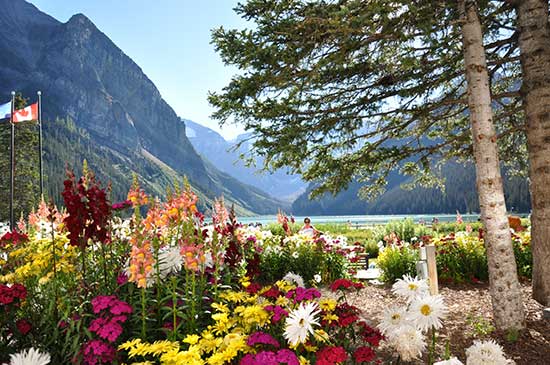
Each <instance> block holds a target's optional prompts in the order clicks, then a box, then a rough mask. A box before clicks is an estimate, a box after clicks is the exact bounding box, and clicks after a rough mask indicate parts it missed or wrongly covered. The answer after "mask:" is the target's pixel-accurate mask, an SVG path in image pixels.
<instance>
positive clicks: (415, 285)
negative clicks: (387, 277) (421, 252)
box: [391, 275, 429, 301]
mask: <svg viewBox="0 0 550 365" xmlns="http://www.w3.org/2000/svg"><path fill="white" fill-rule="evenodd" d="M428 290H429V287H428V283H427V282H426V280H421V279H418V278H416V277H414V278H413V277H411V276H409V275H404V276H403V279H397V281H396V282H395V283H394V284H393V286H392V289H391V291H392V292H393V293H394V294H396V295H399V296H401V297H404V298H406V299H407V300H408V301H411V300H413V299H414V298H416V297H419V296H423V295H426V294H428Z"/></svg>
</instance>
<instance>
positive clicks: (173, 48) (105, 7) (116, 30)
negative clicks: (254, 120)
mask: <svg viewBox="0 0 550 365" xmlns="http://www.w3.org/2000/svg"><path fill="white" fill-rule="evenodd" d="M27 1H29V2H31V3H33V4H34V5H35V6H37V7H38V8H39V9H40V10H42V11H43V12H45V13H47V14H49V15H51V16H53V17H54V18H56V19H58V20H60V21H62V22H66V21H67V20H68V19H69V18H70V17H71V16H72V15H73V14H76V13H82V14H84V15H86V16H87V17H88V18H90V19H91V20H92V21H93V22H94V24H95V25H96V26H97V27H98V28H99V29H100V30H101V31H102V32H103V33H105V34H106V35H107V36H108V37H109V38H111V40H112V41H113V42H114V43H115V44H116V45H117V46H118V47H119V48H121V49H122V50H123V51H124V52H125V53H126V54H127V55H128V56H130V57H131V58H132V59H133V60H134V61H135V62H136V63H137V64H138V65H139V66H140V67H141V68H142V70H143V71H144V72H145V74H146V75H147V76H148V77H149V78H150V79H151V80H152V81H153V82H154V83H155V85H156V86H157V88H158V89H159V91H160V93H161V95H162V96H163V98H164V99H165V100H166V101H167V102H168V104H170V105H171V106H172V108H174V110H175V111H176V113H177V114H178V115H180V116H181V117H183V118H187V119H191V120H193V121H195V122H197V123H200V124H203V125H206V126H208V127H210V128H212V129H215V130H217V131H219V132H221V134H222V135H223V136H224V137H226V138H233V137H235V136H236V135H237V134H238V133H241V132H242V129H240V128H237V127H235V126H233V125H225V126H224V127H223V130H220V128H219V127H218V124H217V122H215V121H213V120H211V119H210V115H211V114H212V111H213V108H212V107H211V106H210V105H209V104H208V101H207V100H206V96H207V93H208V91H209V90H211V91H218V90H221V88H222V87H223V86H225V85H226V84H227V83H228V82H229V80H230V78H231V76H232V75H233V74H234V73H235V72H236V70H235V69H234V68H230V67H224V65H223V63H222V61H221V60H220V57H219V56H218V55H217V54H216V52H215V51H214V47H213V46H212V45H211V44H210V30H211V29H212V28H215V27H218V26H220V25H223V26H224V27H226V28H243V27H245V26H246V24H245V21H244V20H242V19H241V18H239V17H238V16H237V14H235V13H234V12H233V10H232V9H233V7H235V5H236V4H237V2H238V1H237V0H159V1H155V2H153V1H151V0H27Z"/></svg>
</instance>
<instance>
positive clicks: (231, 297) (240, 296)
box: [220, 291, 248, 303]
mask: <svg viewBox="0 0 550 365" xmlns="http://www.w3.org/2000/svg"><path fill="white" fill-rule="evenodd" d="M220 297H221V298H222V299H225V300H227V301H228V302H233V303H239V302H244V301H245V300H246V298H247V297H248V293H245V292H242V291H239V292H235V291H228V292H226V293H222V294H221V295H220Z"/></svg>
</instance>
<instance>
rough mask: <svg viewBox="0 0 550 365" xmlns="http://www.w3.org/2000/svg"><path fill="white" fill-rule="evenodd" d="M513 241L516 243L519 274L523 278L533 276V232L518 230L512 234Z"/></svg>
mask: <svg viewBox="0 0 550 365" xmlns="http://www.w3.org/2000/svg"><path fill="white" fill-rule="evenodd" d="M512 243H513V245H514V255H515V256H516V265H517V268H518V275H519V276H520V277H523V278H528V279H529V278H531V276H532V275H533V252H532V251H531V233H530V232H518V233H514V234H512Z"/></svg>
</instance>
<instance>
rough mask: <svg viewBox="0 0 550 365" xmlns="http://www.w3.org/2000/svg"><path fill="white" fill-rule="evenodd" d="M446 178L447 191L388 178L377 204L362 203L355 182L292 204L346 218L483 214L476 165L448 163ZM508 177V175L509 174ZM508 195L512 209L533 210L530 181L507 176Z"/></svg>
mask: <svg viewBox="0 0 550 365" xmlns="http://www.w3.org/2000/svg"><path fill="white" fill-rule="evenodd" d="M442 174H443V176H444V177H445V179H446V181H445V191H444V192H442V191H441V190H438V189H426V188H415V189H413V190H403V189H401V187H400V185H401V184H403V183H405V182H406V181H407V179H406V178H405V177H404V176H401V175H399V174H397V173H392V174H390V175H389V177H388V186H387V190H386V192H385V193H384V194H382V195H381V196H380V197H378V198H377V199H375V200H374V201H364V200H360V199H359V198H358V196H357V194H358V192H359V188H360V187H361V184H359V183H358V182H353V183H352V184H350V187H349V188H348V189H347V190H345V191H342V192H340V193H339V194H337V195H336V196H332V195H331V194H324V195H323V196H322V197H321V198H320V199H318V200H309V199H308V194H309V192H311V189H312V186H309V187H308V190H307V192H306V193H304V194H302V195H301V196H300V197H298V198H297V199H296V200H295V201H294V203H293V204H292V213H293V214H295V215H346V214H359V215H362V214H436V213H454V212H456V211H457V210H458V211H460V212H462V213H470V212H479V202H478V196H477V190H476V183H475V169H474V166H473V165H472V164H466V165H463V164H459V163H456V162H448V163H446V164H445V165H444V166H443V168H442ZM505 176H506V175H505ZM504 193H505V198H506V206H507V207H508V210H510V211H515V212H522V213H527V212H529V211H530V210H531V206H530V198H529V185H528V182H527V180H526V179H522V178H519V177H510V176H506V177H505V179H504Z"/></svg>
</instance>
